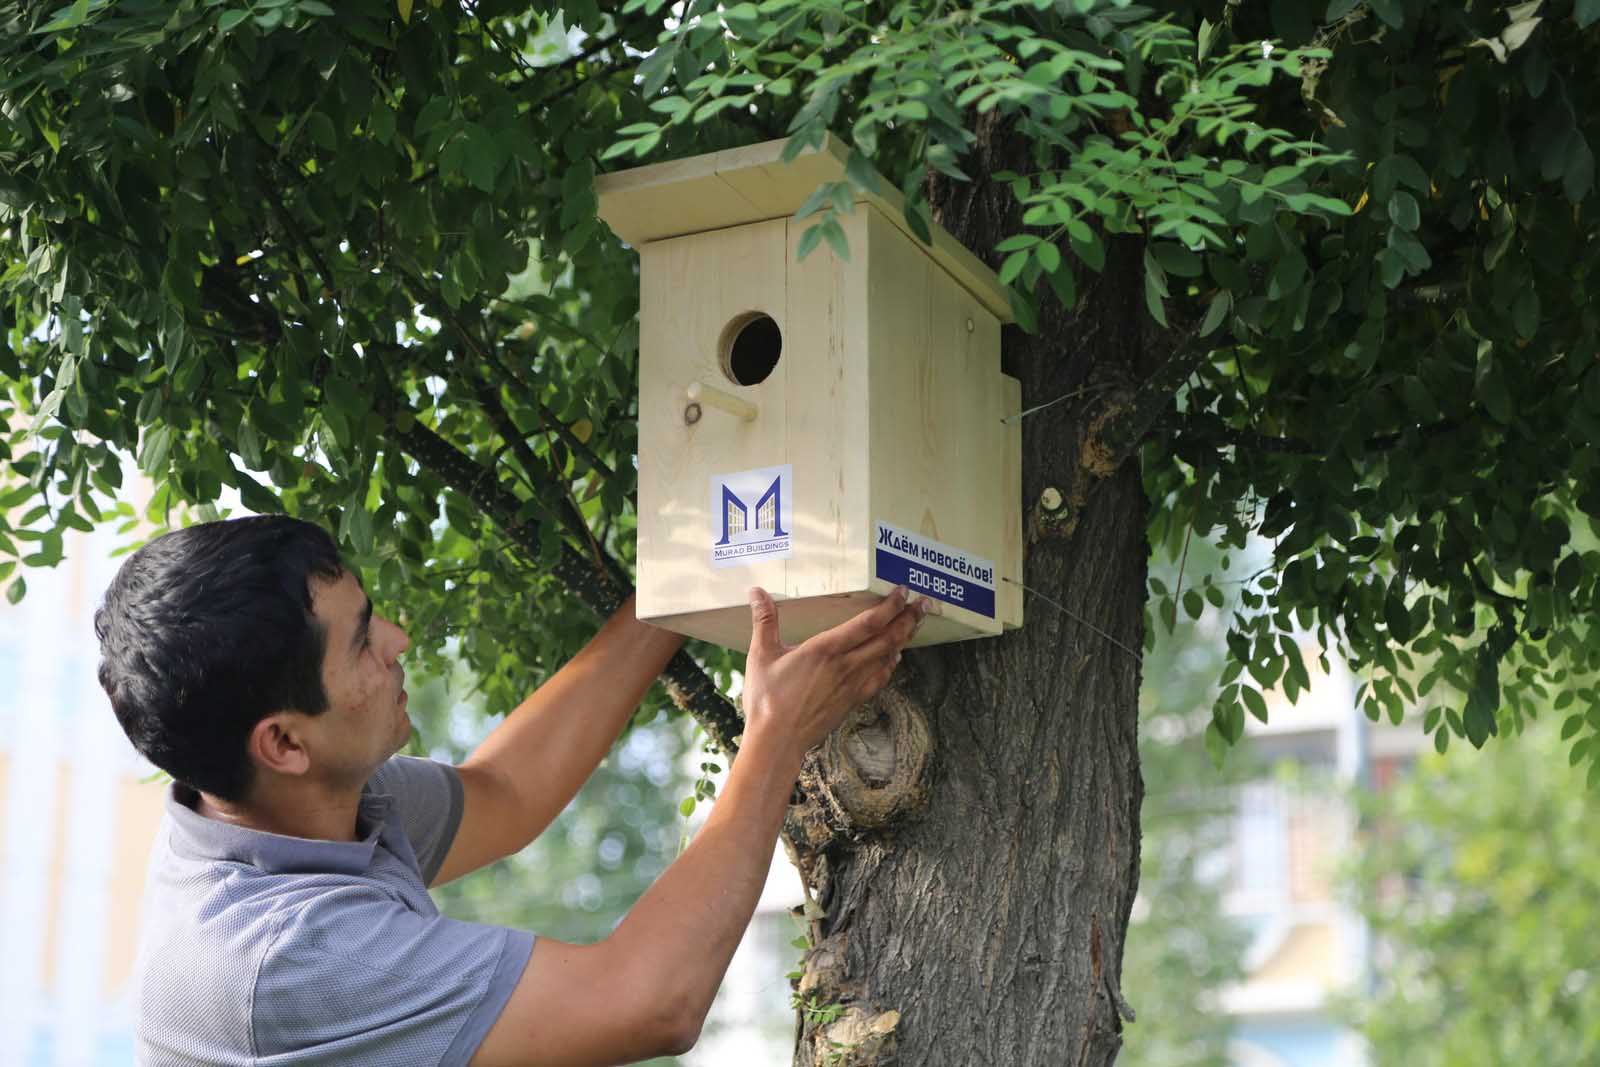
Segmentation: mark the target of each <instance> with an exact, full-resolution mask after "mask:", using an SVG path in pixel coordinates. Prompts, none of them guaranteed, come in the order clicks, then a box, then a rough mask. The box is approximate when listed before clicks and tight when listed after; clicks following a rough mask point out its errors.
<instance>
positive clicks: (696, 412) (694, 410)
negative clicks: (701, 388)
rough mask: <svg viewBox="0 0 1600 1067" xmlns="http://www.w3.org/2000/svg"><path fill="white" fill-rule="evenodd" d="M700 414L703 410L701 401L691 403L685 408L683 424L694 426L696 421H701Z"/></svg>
mask: <svg viewBox="0 0 1600 1067" xmlns="http://www.w3.org/2000/svg"><path fill="white" fill-rule="evenodd" d="M700 414H701V412H700V405H699V403H691V404H689V405H688V406H687V407H685V408H684V409H683V424H684V425H685V426H693V425H694V424H695V423H697V422H699V421H700Z"/></svg>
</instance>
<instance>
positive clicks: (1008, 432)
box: [995, 374, 1023, 630]
mask: <svg viewBox="0 0 1600 1067" xmlns="http://www.w3.org/2000/svg"><path fill="white" fill-rule="evenodd" d="M1000 382H1001V391H1000V399H1001V405H1000V419H1001V425H1003V426H1004V427H1005V445H1004V447H1005V452H1004V453H1003V456H1002V462H1003V463H1004V464H1005V480H1004V485H1003V486H1002V487H1001V493H1000V508H1001V511H1002V513H1003V516H1004V518H1005V527H1004V531H1003V533H1002V535H1001V540H1000V544H1001V549H1000V556H999V558H998V559H996V561H995V563H996V566H997V570H998V573H997V574H996V576H995V577H996V580H997V582H998V585H997V588H996V589H995V594H996V596H997V597H998V599H999V615H1000V622H1001V624H1002V625H1003V626H1004V627H1005V628H1006V629H1008V630H1015V629H1018V628H1020V627H1021V626H1022V604H1023V588H1022V585H1021V583H1022V417H1021V416H1022V383H1021V382H1019V381H1018V380H1017V379H1015V378H1013V377H1011V375H1009V374H1002V375H1001V376H1000ZM1007 579H1011V580H1010V581H1007Z"/></svg>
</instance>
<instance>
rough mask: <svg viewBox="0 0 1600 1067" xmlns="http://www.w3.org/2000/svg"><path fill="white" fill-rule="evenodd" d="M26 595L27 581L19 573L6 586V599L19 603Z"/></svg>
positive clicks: (9, 601) (12, 602)
mask: <svg viewBox="0 0 1600 1067" xmlns="http://www.w3.org/2000/svg"><path fill="white" fill-rule="evenodd" d="M27 595H28V582H27V580H26V579H24V578H23V577H22V575H20V574H19V575H17V576H16V578H14V579H13V580H12V582H11V584H10V585H8V586H6V601H7V602H8V603H11V604H19V603H21V602H22V598H23V597H25V596H27Z"/></svg>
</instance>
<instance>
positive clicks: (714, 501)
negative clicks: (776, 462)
mask: <svg viewBox="0 0 1600 1067" xmlns="http://www.w3.org/2000/svg"><path fill="white" fill-rule="evenodd" d="M793 494H794V467H793V465H792V464H789V463H785V464H784V465H783V466H781V467H761V468H759V469H757V470H753V471H739V472H737V473H736V474H713V475H712V476H711V565H712V566H713V567H739V566H743V565H744V564H746V563H759V562H761V561H762V560H769V559H788V558H789V557H790V556H792V555H794V538H793V537H791V536H790V532H789V531H790V529H791V526H792V522H793V515H792V514H791V511H790V509H791V508H793V507H794V495H793Z"/></svg>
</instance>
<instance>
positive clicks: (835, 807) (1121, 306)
mask: <svg viewBox="0 0 1600 1067" xmlns="http://www.w3.org/2000/svg"><path fill="white" fill-rule="evenodd" d="M980 136H981V144H980V146H979V148H978V151H977V152H976V153H975V155H974V156H973V157H970V158H971V162H972V163H973V164H974V165H975V166H979V167H983V168H985V170H986V171H990V172H992V171H994V170H1000V169H1012V170H1017V171H1019V172H1020V171H1028V170H1030V169H1033V168H1032V167H1030V166H1029V163H1028V160H1027V158H1026V150H1027V141H1026V139H1025V138H1022V137H1019V136H1017V135H1016V134H1015V133H1014V132H1013V131H1009V130H1006V129H1004V128H998V127H996V126H994V125H993V124H990V125H987V126H984V127H982V128H981V130H980ZM930 200H931V202H932V204H933V206H934V210H935V214H936V216H937V217H938V218H939V220H940V222H941V223H942V224H943V225H944V226H945V227H946V228H947V229H949V230H950V231H951V232H952V233H954V234H955V235H956V236H957V237H958V238H960V239H961V240H962V241H963V242H965V243H966V244H967V246H968V247H970V248H974V249H980V250H982V249H989V248H992V247H994V245H995V243H996V242H997V241H998V240H999V239H1000V237H1001V236H1003V235H1005V234H1007V233H1013V232H1017V231H1016V228H1015V226H1014V223H1015V220H1014V219H1011V218H1008V217H1007V215H1006V212H1008V211H1010V210H1011V207H1010V205H1009V203H1007V201H1009V197H1008V196H1006V195H1005V193H1004V191H995V190H993V189H992V187H990V188H988V189H985V188H974V187H972V186H968V185H962V184H957V183H953V182H939V183H937V184H936V185H935V186H933V187H932V188H931V197H930ZM1141 284H1142V275H1141V273H1140V271H1139V250H1138V248H1137V247H1136V246H1125V247H1118V246H1116V245H1113V251H1112V253H1111V255H1110V256H1109V258H1108V262H1107V264H1106V268H1105V271H1104V272H1103V273H1102V274H1100V275H1087V277H1086V278H1085V286H1086V291H1085V292H1084V293H1083V296H1082V297H1081V299H1080V301H1079V306H1078V311H1077V313H1076V314H1074V315H1071V316H1068V315H1067V314H1065V313H1064V312H1062V311H1061V310H1060V309H1059V305H1053V310H1047V311H1046V312H1045V313H1044V315H1043V317H1042V320H1041V328H1040V332H1039V334H1038V336H1033V337H1030V336H1028V335H1026V334H1024V333H1022V332H1021V331H1016V330H1011V331H1008V332H1007V334H1006V336H1005V339H1004V343H1003V352H1004V355H1003V363H1004V365H1005V369H1006V371H1007V372H1008V373H1010V374H1014V375H1016V376H1017V377H1019V378H1020V379H1021V381H1022V390H1023V392H1022V396H1023V407H1024V409H1027V408H1029V407H1031V406H1033V405H1036V404H1042V403H1044V402H1046V401H1050V400H1054V399H1056V398H1058V397H1062V396H1067V395H1068V394H1074V398H1073V399H1070V400H1068V401H1065V402H1062V403H1058V404H1056V405H1054V406H1052V407H1050V408H1047V409H1045V410H1042V411H1039V412H1037V413H1036V414H1033V415H1030V416H1028V417H1027V418H1026V419H1025V420H1024V422H1023V427H1024V433H1023V508H1024V512H1025V529H1027V530H1028V535H1027V536H1028V539H1029V543H1028V545H1027V562H1026V571H1025V577H1024V578H1023V581H1024V582H1025V584H1026V585H1027V586H1028V587H1029V588H1030V589H1031V590H1035V591H1037V593H1033V592H1030V593H1029V594H1028V596H1027V605H1026V611H1027V622H1026V625H1025V627H1024V628H1023V629H1022V630H1020V631H1018V632H1015V633H1012V634H1009V635H1007V636H1006V637H1004V638H1000V639H993V640H982V641H972V642H967V643H963V644H956V645H946V646H942V647H938V648H933V649H927V650H920V651H917V652H914V653H911V654H909V655H907V657H906V659H905V661H904V663H903V665H902V669H901V670H900V671H899V672H898V673H897V676H896V678H895V680H894V681H893V683H892V684H891V687H890V689H889V690H887V691H886V692H885V693H884V694H883V695H882V696H881V697H880V698H878V699H876V700H875V701H873V702H872V703H871V704H869V705H868V706H866V707H863V708H861V709H859V710H858V711H857V712H856V713H855V714H854V716H853V717H852V718H851V720H850V721H849V722H847V723H846V725H845V726H844V727H842V728H841V729H840V730H839V731H838V732H837V733H836V734H835V736H834V737H833V738H831V739H830V740H829V742H828V743H827V744H826V745H825V746H823V747H822V749H820V750H819V751H818V752H816V753H814V754H813V755H812V757H811V759H810V760H809V762H808V764H807V768H806V772H805V775H804V777H803V780H802V787H801V791H800V795H801V797H802V799H801V801H800V802H799V803H797V804H796V805H795V806H794V807H793V808H792V809H791V817H790V819H789V823H788V826H787V832H786V841H787V842H788V844H789V847H790V849H791V851H792V853H793V854H794V855H795V857H796V859H797V861H798V863H799V865H800V867H801V870H802V871H803V872H804V877H805V880H806V882H807V889H808V896H809V897H810V898H811V900H812V901H813V903H812V904H811V905H808V909H807V910H808V913H809V914H810V915H811V916H812V923H811V928H812V941H813V947H812V949H811V950H810V951H809V952H808V953H807V956H806V961H805V967H804V976H803V977H802V978H801V980H800V983H799V992H800V995H801V998H802V1001H803V1002H804V1003H805V1004H806V1005H807V1006H808V1007H806V1008H802V1010H801V1012H800V1028H799V1032H798V1035H797V1039H796V1047H795V1055H794V1062H795V1064H796V1065H797V1067H822V1065H834V1067H854V1065H865V1064H874V1065H886V1064H906V1065H911V1064H915V1065H944V1064H952V1065H958V1064H975V1065H977V1064H983V1065H989V1064H995V1065H1005V1067H1033V1065H1038V1067H1046V1065H1048V1067H1060V1065H1063V1064H1067V1065H1075V1067H1081V1065H1096V1067H1104V1065H1108V1064H1110V1063H1111V1062H1112V1061H1113V1060H1114V1059H1115V1057H1116V1053H1117V1051H1118V1049H1119V1048H1120V1047H1121V1044H1122V1038H1121V1030H1122V1022H1123V1020H1124V1019H1128V1018H1131V1017H1132V1013H1131V1010H1130V1009H1129V1008H1128V1006H1127V1004H1126V1002H1125V1001H1124V1000H1123V998H1122V995H1121V992H1120V989H1119V985H1120V978H1121V967H1122V946H1123V938H1124V935H1125V933H1126V931H1127V926H1128V914H1129V909H1130V908H1131V907H1132V904H1133V898H1134V894H1135V891H1136V889H1137V885H1138V870H1139V805H1140V800H1141V797H1142V794H1143V784H1142V781H1141V779H1140V776H1139V759H1138V749H1137V743H1136V725H1137V714H1138V703H1137V700H1138V688H1139V669H1140V664H1139V659H1138V656H1137V655H1136V652H1135V650H1138V649H1139V648H1141V647H1142V646H1141V641H1142V635H1143V604H1144V596H1145V592H1144V591H1145V567H1146V541H1145V536H1144V530H1145V516H1146V504H1145V500H1144V496H1143V493H1142V490H1141V487H1140V482H1139V476H1138V470H1137V462H1136V460H1135V461H1129V462H1115V463H1107V462H1106V461H1105V455H1106V449H1105V447H1104V444H1103V440H1102V438H1103V431H1104V430H1105V428H1106V427H1107V426H1108V425H1109V424H1110V423H1111V422H1112V420H1113V419H1114V418H1115V416H1116V415H1117V413H1118V412H1119V411H1125V410H1126V408H1127V407H1128V404H1127V398H1128V397H1129V396H1130V393H1131V392H1132V391H1133V390H1134V389H1135V388H1136V387H1137V385H1138V384H1139V382H1141V381H1142V380H1144V379H1145V378H1146V377H1147V376H1148V374H1149V367H1147V366H1145V362H1146V360H1145V356H1144V354H1143V352H1144V347H1145V346H1144V343H1143V338H1142V336H1141V327H1140V325H1139V324H1140V323H1141V321H1142V316H1143V312H1142V310H1141V304H1140V299H1141V295H1140V294H1141V293H1142V290H1141V289H1140V285H1141ZM1108 468H1114V469H1108ZM1047 489H1054V490H1056V493H1058V494H1059V497H1058V496H1057V495H1056V494H1050V493H1046V490H1047ZM1041 498H1043V500H1041ZM1058 501H1059V503H1058ZM1049 505H1056V506H1053V507H1052V506H1049ZM1039 594H1042V595H1039ZM1046 597H1048V598H1049V600H1053V601H1055V602H1056V605H1052V604H1051V603H1050V602H1049V601H1047V600H1046V599H1045V598H1046ZM1091 624H1092V625H1091ZM1097 631H1100V632H1097Z"/></svg>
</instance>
